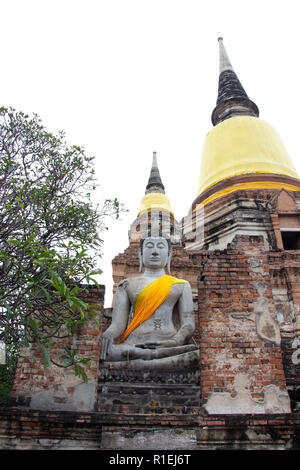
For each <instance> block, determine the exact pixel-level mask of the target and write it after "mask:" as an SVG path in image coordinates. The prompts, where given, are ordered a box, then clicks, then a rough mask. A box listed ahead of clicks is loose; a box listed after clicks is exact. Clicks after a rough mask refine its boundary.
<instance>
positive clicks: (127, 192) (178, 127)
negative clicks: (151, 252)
mask: <svg viewBox="0 0 300 470" xmlns="http://www.w3.org/2000/svg"><path fill="white" fill-rule="evenodd" d="M297 4H299V2H298V1H297V0H285V1H277V0H270V1H269V0H260V1H257V0H251V1H248V0H244V1H241V0H239V1H235V0H222V1H217V0H206V1H201V0H84V1H83V0H82V1H79V0H59V1H57V0H51V1H48V0H0V17H1V28H0V41H1V77H0V104H1V105H6V106H12V107H14V108H16V109H17V110H22V111H24V112H27V113H32V112H35V113H37V114H39V115H40V117H41V118H42V120H43V123H44V125H45V126H46V127H47V128H48V129H49V130H50V131H54V132H56V131H58V130H64V131H65V132H66V137H67V141H68V143H69V144H77V145H82V146H84V147H85V149H86V152H87V154H90V155H95V157H96V160H97V177H98V180H99V184H100V185H101V187H100V188H99V190H98V194H97V196H98V198H99V201H101V200H102V199H103V198H106V197H107V198H108V197H118V198H119V199H120V201H121V202H123V203H124V204H125V205H126V206H127V208H128V209H129V213H128V214H126V216H123V217H122V221H121V222H120V221H118V222H113V223H110V224H109V226H110V230H109V232H108V233H107V234H106V235H105V247H104V248H105V256H104V258H103V263H102V267H103V270H104V271H105V275H103V276H102V278H101V279H100V281H101V282H102V283H105V284H106V286H107V290H108V292H107V299H106V306H110V298H111V297H110V290H111V284H112V282H111V267H110V263H111V260H112V258H113V257H114V256H115V255H117V254H118V253H120V252H122V251H123V250H124V249H125V248H126V247H127V245H128V229H129V225H130V223H131V222H132V221H133V220H134V219H135V217H136V215H137V212H138V209H139V203H140V200H141V198H142V197H143V195H144V192H145V186H146V183H147V180H148V177H149V172H150V167H151V162H152V152H153V151H156V152H157V156H158V164H159V168H160V173H161V176H162V180H163V183H164V185H165V187H166V194H167V196H168V197H169V198H170V201H171V206H172V209H173V211H174V213H175V217H176V218H177V220H179V219H180V218H181V217H183V216H185V215H187V213H188V210H189V208H190V206H191V204H192V202H193V200H194V199H195V197H196V195H197V188H198V179H199V169H200V158H201V150H202V145H203V142H204V138H205V135H206V133H207V132H208V131H209V130H210V129H211V127H212V124H211V121H210V116H211V113H212V110H213V108H214V106H215V102H216V98H217V87H218V42H217V37H218V33H219V32H221V34H222V36H223V38H224V45H225V47H226V50H227V52H228V55H229V58H230V60H231V63H232V65H233V67H234V69H235V71H236V73H237V75H238V77H239V79H240V81H241V83H242V85H243V86H244V88H245V90H246V92H247V93H248V95H249V97H250V98H251V99H252V100H253V101H254V102H255V103H256V104H257V105H258V107H259V109H260V117H261V118H263V119H265V120H267V121H268V122H269V123H270V124H271V125H272V126H273V127H275V129H276V130H277V131H278V133H279V135H280V136H281V137H282V139H283V142H284V143H285V146H286V148H287V150H288V152H289V154H290V156H291V158H292V160H293V162H294V164H295V166H296V169H297V171H298V173H299V175H300V155H299V118H298V110H299V109H300V95H299V71H300V67H299V47H298V43H299V14H298V9H297V6H298V5H297Z"/></svg>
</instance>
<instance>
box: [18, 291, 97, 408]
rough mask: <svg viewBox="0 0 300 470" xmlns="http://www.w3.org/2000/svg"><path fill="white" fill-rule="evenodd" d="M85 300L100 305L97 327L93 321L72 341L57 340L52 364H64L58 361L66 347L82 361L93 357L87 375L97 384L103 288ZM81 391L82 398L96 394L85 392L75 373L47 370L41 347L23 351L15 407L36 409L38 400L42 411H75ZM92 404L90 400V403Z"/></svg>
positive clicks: (84, 297) (48, 367) (87, 296)
mask: <svg viewBox="0 0 300 470" xmlns="http://www.w3.org/2000/svg"><path fill="white" fill-rule="evenodd" d="M82 297H83V299H84V300H85V301H86V302H88V303H91V304H98V305H99V317H98V319H97V323H96V322H95V321H94V320H91V321H90V322H89V323H88V324H87V325H85V326H84V327H82V328H80V330H78V331H77V332H76V334H74V336H73V337H72V340H71V341H70V339H68V338H64V339H63V338H62V339H58V340H57V344H56V348H55V350H54V351H53V355H52V357H53V360H55V361H56V362H57V363H59V364H61V362H62V361H61V360H60V359H59V357H60V356H61V355H62V354H63V353H64V347H65V346H68V347H71V348H72V349H76V350H77V351H78V356H80V357H93V359H92V361H91V362H90V363H89V367H88V368H87V369H86V373H87V377H88V382H90V383H97V378H98V368H99V354H100V346H101V331H102V329H101V325H102V323H101V321H99V320H100V315H101V313H102V312H103V299H104V287H103V286H100V289H98V288H94V287H92V288H89V289H88V293H87V294H84V296H82ZM33 356H34V357H35V358H36V359H34V358H33ZM78 387H81V388H82V392H81V395H82V394H83V393H84V390H85V393H87V394H88V393H94V392H92V390H89V391H88V389H87V388H86V389H85V384H84V383H83V380H82V379H81V378H79V377H75V375H74V370H73V369H71V368H61V367H58V366H56V365H54V364H51V365H50V366H47V367H46V368H44V367H43V362H42V353H41V351H40V350H39V348H38V347H35V346H33V347H32V348H31V349H30V350H29V349H28V350H27V349H23V350H22V351H21V354H20V357H19V359H18V364H17V368H16V373H15V380H14V385H13V390H12V403H13V404H19V405H26V406H28V405H30V406H33V407H34V406H35V405H34V400H35V399H36V400H37V403H36V406H38V407H42V408H45V407H47V406H49V408H50V409H51V407H54V408H55V407H58V408H61V409H65V408H66V409H68V407H69V406H71V408H73V407H76V406H77V405H76V402H77V403H78V400H79V403H83V400H82V397H81V398H78V397H77V398H76V396H77V395H78V393H79V388H78ZM95 392H96V391H95ZM80 400H81V401H80ZM92 401H93V400H92V398H90V403H92ZM79 403H78V405H79ZM79 406H80V405H79ZM83 406H84V407H86V406H88V405H87V404H85V405H83Z"/></svg>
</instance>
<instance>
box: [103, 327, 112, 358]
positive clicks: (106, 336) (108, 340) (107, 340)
mask: <svg viewBox="0 0 300 470" xmlns="http://www.w3.org/2000/svg"><path fill="white" fill-rule="evenodd" d="M113 341H114V337H113V334H112V333H111V332H109V331H108V330H107V331H105V332H104V333H103V336H102V347H101V359H102V360H105V358H106V356H107V353H108V350H109V347H110V345H111V344H112V343H113Z"/></svg>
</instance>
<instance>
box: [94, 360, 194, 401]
mask: <svg viewBox="0 0 300 470" xmlns="http://www.w3.org/2000/svg"><path fill="white" fill-rule="evenodd" d="M103 405H137V406H138V405H140V406H142V407H147V406H150V407H156V406H183V407H184V406H199V405H200V384H199V371H198V370H194V371H188V372H187V371H184V370H182V371H167V370H163V371H140V370H123V371H122V370H113V369H106V368H102V369H100V374H99V386H98V400H97V409H98V410H101V409H102V407H103Z"/></svg>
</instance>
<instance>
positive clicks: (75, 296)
mask: <svg viewBox="0 0 300 470" xmlns="http://www.w3.org/2000/svg"><path fill="white" fill-rule="evenodd" d="M0 156H1V159H0V340H2V341H4V342H5V343H6V344H7V345H9V344H14V345H18V347H22V346H28V345H30V344H31V343H36V344H38V345H39V346H40V347H41V349H42V351H43V358H44V363H45V364H47V363H50V361H51V354H50V352H49V351H50V350H51V344H53V340H54V339H57V338H59V337H62V336H64V335H71V334H72V333H74V331H75V330H76V329H77V328H78V327H79V326H80V325H82V324H84V323H85V322H86V321H88V320H89V319H90V318H91V317H93V315H95V308H94V307H93V306H90V305H88V304H87V303H86V302H84V300H83V299H82V297H81V296H80V294H81V293H82V291H83V289H84V287H83V286H84V285H86V284H90V283H92V282H96V280H95V279H94V277H95V276H97V274H99V273H100V272H101V271H100V269H99V266H98V262H99V257H100V253H99V250H100V249H101V245H102V240H101V238H100V235H99V233H100V232H101V231H103V230H104V229H105V228H106V227H105V217H106V216H107V215H112V216H115V217H118V215H119V210H120V207H119V202H118V201H117V200H116V199H114V200H106V201H104V203H103V205H102V206H101V207H100V206H96V205H95V204H94V203H93V202H92V194H93V192H94V191H95V189H96V180H95V171H94V157H89V156H87V155H86V154H85V151H84V149H83V148H81V147H78V146H75V145H73V146H68V145H67V144H66V142H65V134H64V132H59V133H58V134H57V135H54V134H52V133H50V132H48V131H47V130H46V129H45V127H44V126H43V124H42V121H41V119H40V118H39V117H38V116H37V115H33V117H29V116H28V115H25V114H24V113H22V112H17V111H16V110H14V109H12V108H9V109H7V108H4V107H2V108H0ZM79 363H80V359H79V358H77V357H76V354H75V353H74V351H68V350H66V357H65V360H64V362H63V363H62V365H63V366H66V365H68V366H70V365H73V366H76V367H77V368H76V373H79V374H80V373H82V374H83V373H84V372H83V369H82V368H80V367H78V364H79Z"/></svg>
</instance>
